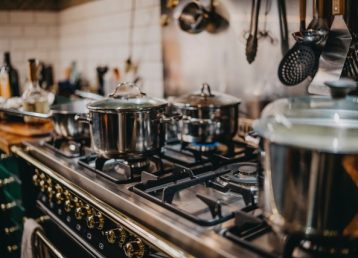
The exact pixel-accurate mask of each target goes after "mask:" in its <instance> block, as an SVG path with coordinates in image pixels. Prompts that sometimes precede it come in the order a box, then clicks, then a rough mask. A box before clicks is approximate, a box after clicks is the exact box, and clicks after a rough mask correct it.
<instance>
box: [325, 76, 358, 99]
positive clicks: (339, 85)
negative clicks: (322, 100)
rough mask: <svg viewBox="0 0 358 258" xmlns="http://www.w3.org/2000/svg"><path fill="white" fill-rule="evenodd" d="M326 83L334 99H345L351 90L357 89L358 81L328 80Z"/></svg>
mask: <svg viewBox="0 0 358 258" xmlns="http://www.w3.org/2000/svg"><path fill="white" fill-rule="evenodd" d="M324 84H325V85H327V86H328V87H329V89H330V91H331V96H332V98H333V99H344V98H345V97H346V96H347V94H348V93H349V92H351V91H353V90H355V89H357V83H356V82H355V81H353V80H350V79H340V80H337V81H328V82H325V83H324Z"/></svg>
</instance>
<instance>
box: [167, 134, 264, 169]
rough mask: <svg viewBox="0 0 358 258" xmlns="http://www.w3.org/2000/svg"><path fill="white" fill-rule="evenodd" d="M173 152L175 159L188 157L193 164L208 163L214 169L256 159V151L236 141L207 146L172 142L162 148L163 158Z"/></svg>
mask: <svg viewBox="0 0 358 258" xmlns="http://www.w3.org/2000/svg"><path fill="white" fill-rule="evenodd" d="M203 150H205V151H203ZM173 152H175V153H176V155H175V156H176V157H181V156H190V157H191V159H193V160H194V162H202V161H209V162H211V163H212V164H213V166H214V167H219V166H221V165H224V164H229V163H233V162H240V161H248V160H254V159H255V158H256V157H257V149H255V148H252V147H249V146H247V145H246V144H245V143H244V142H242V141H238V140H232V141H230V142H215V143H211V144H209V145H208V144H205V145H201V144H199V145H198V144H194V145H193V144H188V143H181V142H179V141H172V142H170V143H168V144H167V145H166V146H165V147H164V156H168V155H167V153H173ZM171 156H172V154H171Z"/></svg>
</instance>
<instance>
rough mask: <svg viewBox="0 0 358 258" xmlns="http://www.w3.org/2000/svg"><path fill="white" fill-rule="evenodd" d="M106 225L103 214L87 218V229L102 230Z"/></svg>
mask: <svg viewBox="0 0 358 258" xmlns="http://www.w3.org/2000/svg"><path fill="white" fill-rule="evenodd" d="M103 225H104V217H103V215H102V213H100V212H97V213H96V214H93V215H92V216H89V217H87V227H88V228H96V229H102V228H103Z"/></svg>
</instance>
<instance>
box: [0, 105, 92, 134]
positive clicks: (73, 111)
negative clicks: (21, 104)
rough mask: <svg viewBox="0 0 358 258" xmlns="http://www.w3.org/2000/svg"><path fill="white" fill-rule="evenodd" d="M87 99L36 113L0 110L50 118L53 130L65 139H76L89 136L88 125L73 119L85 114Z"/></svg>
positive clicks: (19, 114) (13, 113)
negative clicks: (46, 111) (46, 112)
mask: <svg viewBox="0 0 358 258" xmlns="http://www.w3.org/2000/svg"><path fill="white" fill-rule="evenodd" d="M88 103H89V101H88V100H78V101H74V102H71V103H67V104H59V105H54V106H52V107H51V110H50V113H48V114H43V113H36V112H29V111H23V110H16V109H7V108H0V111H3V112H4V113H7V114H10V115H14V116H30V117H35V118H39V119H52V120H53V122H54V127H55V132H56V134H57V135H58V136H61V137H64V138H66V139H71V140H73V139H78V138H85V137H89V127H88V125H86V124H83V123H80V122H78V121H76V120H75V116H76V115H78V114H82V115H85V114H87V112H88V109H87V104H88Z"/></svg>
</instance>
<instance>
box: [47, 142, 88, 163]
mask: <svg viewBox="0 0 358 258" xmlns="http://www.w3.org/2000/svg"><path fill="white" fill-rule="evenodd" d="M90 144H91V140H90V139H88V138H83V139H76V140H67V139H64V138H53V139H52V140H50V141H47V142H45V143H44V146H46V147H48V148H50V149H52V150H53V151H54V152H56V153H58V154H60V155H61V156H63V157H65V158H77V157H80V156H83V155H85V154H86V151H87V149H89V148H90Z"/></svg>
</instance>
